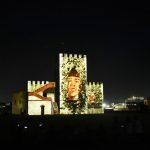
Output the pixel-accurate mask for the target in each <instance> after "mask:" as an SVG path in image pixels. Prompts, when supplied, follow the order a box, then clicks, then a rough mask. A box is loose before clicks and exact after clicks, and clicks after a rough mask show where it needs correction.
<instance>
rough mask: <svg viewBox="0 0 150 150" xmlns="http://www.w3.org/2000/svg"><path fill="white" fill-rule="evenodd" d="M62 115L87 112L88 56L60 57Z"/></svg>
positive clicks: (61, 55)
mask: <svg viewBox="0 0 150 150" xmlns="http://www.w3.org/2000/svg"><path fill="white" fill-rule="evenodd" d="M59 62H60V66H59V71H60V72H59V76H60V113H61V114H82V113H85V111H86V82H87V70H86V56H85V55H84V56H82V55H79V56H77V55H74V56H73V55H71V54H70V55H67V54H64V55H63V54H60V55H59Z"/></svg>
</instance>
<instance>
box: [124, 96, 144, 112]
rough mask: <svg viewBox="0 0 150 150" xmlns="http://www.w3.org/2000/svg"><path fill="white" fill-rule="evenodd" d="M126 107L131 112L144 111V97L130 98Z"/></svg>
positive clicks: (126, 101)
mask: <svg viewBox="0 0 150 150" xmlns="http://www.w3.org/2000/svg"><path fill="white" fill-rule="evenodd" d="M125 103H126V107H127V108H128V109H129V110H135V111H136V110H138V111H140V110H143V109H144V97H135V96H133V97H130V98H127V99H126V100H125Z"/></svg>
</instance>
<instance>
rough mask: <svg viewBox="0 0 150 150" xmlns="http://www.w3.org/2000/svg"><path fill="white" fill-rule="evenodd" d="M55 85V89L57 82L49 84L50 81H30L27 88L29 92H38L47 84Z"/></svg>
mask: <svg viewBox="0 0 150 150" xmlns="http://www.w3.org/2000/svg"><path fill="white" fill-rule="evenodd" d="M49 83H51V84H53V86H54V87H55V82H49V81H28V84H27V88H28V92H32V91H34V90H37V89H39V88H41V87H43V86H44V85H46V84H49Z"/></svg>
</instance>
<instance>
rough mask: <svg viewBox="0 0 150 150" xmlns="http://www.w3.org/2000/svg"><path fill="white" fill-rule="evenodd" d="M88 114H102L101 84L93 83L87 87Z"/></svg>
mask: <svg viewBox="0 0 150 150" xmlns="http://www.w3.org/2000/svg"><path fill="white" fill-rule="evenodd" d="M87 94H88V113H103V108H102V103H103V84H102V83H97V84H95V82H93V83H91V82H89V84H88V85H87Z"/></svg>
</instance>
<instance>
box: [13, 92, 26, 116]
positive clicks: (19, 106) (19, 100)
mask: <svg viewBox="0 0 150 150" xmlns="http://www.w3.org/2000/svg"><path fill="white" fill-rule="evenodd" d="M26 99H27V98H26V92H25V91H23V90H18V91H16V92H14V93H13V94H12V114H15V115H20V114H26V113H27V100H26Z"/></svg>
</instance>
